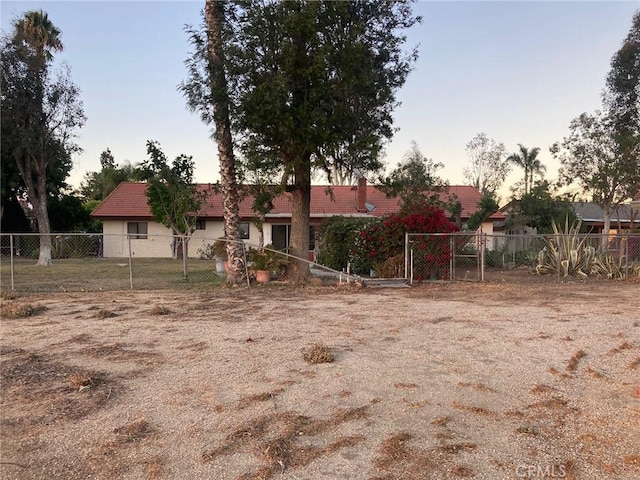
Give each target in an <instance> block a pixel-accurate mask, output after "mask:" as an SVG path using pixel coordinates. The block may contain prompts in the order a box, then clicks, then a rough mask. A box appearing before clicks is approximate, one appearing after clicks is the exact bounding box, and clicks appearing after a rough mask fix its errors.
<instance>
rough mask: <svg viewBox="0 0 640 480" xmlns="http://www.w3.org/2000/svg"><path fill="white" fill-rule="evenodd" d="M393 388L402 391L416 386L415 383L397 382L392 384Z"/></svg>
mask: <svg viewBox="0 0 640 480" xmlns="http://www.w3.org/2000/svg"><path fill="white" fill-rule="evenodd" d="M393 386H394V387H396V388H403V389H409V388H418V385H417V384H415V383H402V382H398V383H394V384H393Z"/></svg>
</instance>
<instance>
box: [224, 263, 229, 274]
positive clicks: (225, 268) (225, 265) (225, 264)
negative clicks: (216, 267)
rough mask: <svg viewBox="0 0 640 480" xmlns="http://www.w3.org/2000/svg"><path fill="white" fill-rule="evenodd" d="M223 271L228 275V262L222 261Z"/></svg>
mask: <svg viewBox="0 0 640 480" xmlns="http://www.w3.org/2000/svg"><path fill="white" fill-rule="evenodd" d="M224 271H225V272H227V273H229V260H225V261H224Z"/></svg>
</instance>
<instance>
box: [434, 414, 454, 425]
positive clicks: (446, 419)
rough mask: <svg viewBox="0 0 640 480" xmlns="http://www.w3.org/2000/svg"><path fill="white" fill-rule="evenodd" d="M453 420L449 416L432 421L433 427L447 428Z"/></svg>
mask: <svg viewBox="0 0 640 480" xmlns="http://www.w3.org/2000/svg"><path fill="white" fill-rule="evenodd" d="M451 420H453V418H452V417H450V416H449V415H447V416H445V417H436V418H434V419H433V420H431V425H433V426H434V427H446V426H447V425H448V424H449V422H450V421H451Z"/></svg>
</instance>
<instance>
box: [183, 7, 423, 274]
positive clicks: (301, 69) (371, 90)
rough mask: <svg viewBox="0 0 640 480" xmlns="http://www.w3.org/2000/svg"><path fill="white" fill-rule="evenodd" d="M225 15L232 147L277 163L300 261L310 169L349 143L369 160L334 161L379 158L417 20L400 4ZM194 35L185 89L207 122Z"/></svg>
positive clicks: (301, 270) (323, 167)
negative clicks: (409, 36)
mask: <svg viewBox="0 0 640 480" xmlns="http://www.w3.org/2000/svg"><path fill="white" fill-rule="evenodd" d="M227 8H229V9H230V10H231V12H230V13H229V18H230V19H231V21H230V22H228V26H227V27H226V31H225V32H223V35H224V36H225V39H226V42H225V45H226V47H227V52H226V56H225V62H226V64H225V65H226V69H227V73H228V80H229V93H230V115H231V120H232V126H233V129H234V131H235V134H236V140H237V141H238V143H239V144H240V146H241V148H242V150H243V151H244V152H246V151H253V152H256V153H258V154H259V155H264V158H265V159H268V160H267V161H269V162H271V161H273V160H274V159H275V160H276V161H275V162H273V163H271V167H272V170H274V171H277V172H278V174H279V175H280V178H281V180H280V183H281V184H282V185H283V186H286V188H287V190H288V191H289V192H290V193H291V198H292V209H293V215H292V226H291V253H293V254H294V255H296V256H299V257H301V258H306V257H307V251H308V248H309V212H310V195H311V174H312V171H314V170H320V171H324V172H331V171H332V165H331V161H332V159H333V158H334V157H335V156H336V155H334V153H335V152H337V151H339V150H340V149H344V148H346V147H347V146H349V145H351V146H353V144H354V139H359V141H361V142H363V145H366V147H365V146H362V145H360V146H359V147H358V148H366V149H368V151H369V152H370V153H371V155H370V156H369V157H366V156H362V157H361V156H358V157H355V156H353V155H349V156H341V159H342V160H340V162H346V161H347V160H346V159H350V160H348V161H356V160H357V161H360V159H363V161H364V160H366V161H369V160H370V159H371V158H374V157H375V158H377V152H378V151H379V146H380V141H381V139H388V138H391V136H392V134H393V128H392V123H393V119H392V116H391V113H392V111H393V109H394V108H395V107H396V106H397V104H398V102H397V100H396V93H397V91H398V89H399V88H400V87H401V86H402V85H403V84H404V82H405V80H406V78H407V75H408V74H409V72H410V70H411V66H412V64H413V62H414V60H415V58H416V51H415V50H410V51H404V50H403V45H404V43H405V40H406V38H405V36H404V34H403V33H402V32H403V30H405V29H406V28H409V27H411V26H412V25H414V24H415V23H416V22H418V21H419V20H420V19H419V18H417V17H415V16H413V15H412V13H411V6H410V2H409V1H407V0H391V1H374V2H333V1H304V0H299V1H290V2H261V1H247V2H234V3H232V4H229V5H228V7H227ZM191 33H192V43H193V44H194V47H195V51H194V55H193V57H192V58H191V59H190V60H189V61H188V62H187V64H188V66H189V73H190V77H189V79H188V80H187V81H186V82H185V83H183V85H182V89H183V91H184V92H185V94H186V95H187V99H188V102H189V104H190V105H191V106H192V107H193V108H194V109H197V110H199V111H200V112H201V116H202V117H203V118H204V119H205V120H206V119H211V118H212V117H213V111H212V108H213V107H212V102H211V101H210V100H211V98H210V92H208V91H207V89H205V88H203V87H202V86H203V85H205V84H206V83H207V77H208V72H207V71H206V69H205V68H203V67H202V62H203V61H204V60H205V59H206V55H204V50H205V49H204V48H203V47H204V45H205V44H206V42H205V41H204V38H203V35H202V34H198V32H197V31H192V32H191ZM367 158H368V160H367ZM355 167H359V166H358V165H356V166H355ZM340 168H347V169H348V168H351V165H349V166H348V167H345V163H341V164H340ZM365 168H366V167H365ZM291 268H292V271H291V272H290V273H291V274H292V277H293V279H294V280H304V279H305V278H306V277H307V275H308V272H309V270H308V266H307V265H306V264H304V263H299V262H298V263H294V264H292V267H291Z"/></svg>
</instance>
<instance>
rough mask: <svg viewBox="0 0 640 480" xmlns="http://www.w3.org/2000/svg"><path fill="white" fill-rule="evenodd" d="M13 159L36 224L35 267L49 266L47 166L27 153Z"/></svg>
mask: <svg viewBox="0 0 640 480" xmlns="http://www.w3.org/2000/svg"><path fill="white" fill-rule="evenodd" d="M14 158H15V160H16V166H17V167H18V171H19V172H20V175H21V176H22V179H23V181H24V185H25V187H26V190H27V197H28V198H29V202H30V203H31V205H32V206H33V213H34V214H35V217H36V222H37V224H38V233H39V234H40V254H39V255H38V263H37V264H36V265H44V266H49V265H51V225H50V224H49V212H48V211H47V188H46V187H47V177H46V170H47V164H46V162H45V161H44V159H40V160H38V159H36V158H33V157H32V156H31V155H29V154H27V153H23V154H22V156H18V155H15V154H14ZM34 168H35V172H34ZM34 179H35V180H34Z"/></svg>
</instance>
